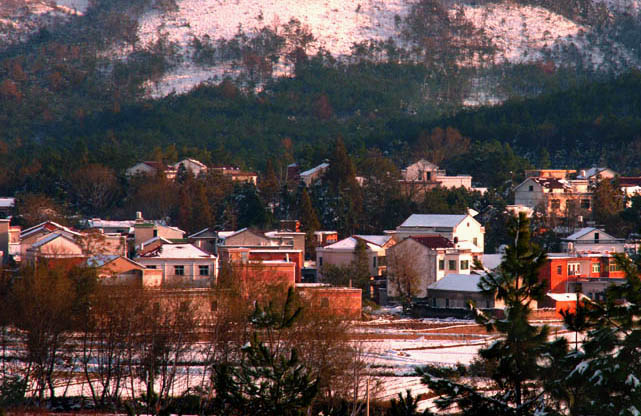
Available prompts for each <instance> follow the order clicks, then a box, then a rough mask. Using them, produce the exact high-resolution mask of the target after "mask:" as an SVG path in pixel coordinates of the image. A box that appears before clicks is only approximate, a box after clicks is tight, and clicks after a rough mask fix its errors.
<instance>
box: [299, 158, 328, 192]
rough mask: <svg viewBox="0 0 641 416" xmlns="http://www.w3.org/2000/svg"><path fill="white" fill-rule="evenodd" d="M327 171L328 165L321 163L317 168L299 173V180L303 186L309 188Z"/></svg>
mask: <svg viewBox="0 0 641 416" xmlns="http://www.w3.org/2000/svg"><path fill="white" fill-rule="evenodd" d="M328 169H329V163H328V162H323V163H321V164H320V165H318V166H315V167H313V168H311V169H309V170H306V171H304V172H301V173H300V175H299V178H300V180H301V181H302V182H303V183H304V184H305V186H307V187H310V186H312V184H313V183H314V182H316V181H318V180H320V179H321V178H322V177H323V175H325V172H327V170H328Z"/></svg>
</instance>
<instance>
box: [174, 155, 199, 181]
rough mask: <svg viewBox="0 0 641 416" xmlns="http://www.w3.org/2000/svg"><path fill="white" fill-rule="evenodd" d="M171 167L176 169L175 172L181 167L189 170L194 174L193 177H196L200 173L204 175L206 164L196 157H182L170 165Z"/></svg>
mask: <svg viewBox="0 0 641 416" xmlns="http://www.w3.org/2000/svg"><path fill="white" fill-rule="evenodd" d="M171 167H172V168H173V169H175V170H176V174H177V173H178V172H179V171H180V168H181V167H182V168H183V169H185V170H186V171H187V172H190V173H191V174H192V175H194V177H196V178H197V177H198V176H200V175H201V174H203V175H204V174H206V173H207V166H206V165H205V164H204V163H202V162H199V161H198V160H196V159H183V160H181V161H180V162H178V163H174V164H173V165H171Z"/></svg>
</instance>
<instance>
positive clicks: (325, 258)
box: [316, 235, 394, 280]
mask: <svg viewBox="0 0 641 416" xmlns="http://www.w3.org/2000/svg"><path fill="white" fill-rule="evenodd" d="M359 240H360V241H363V242H364V243H365V247H366V253H367V262H368V265H369V272H370V275H371V276H381V275H383V273H384V272H385V270H386V269H387V260H386V250H387V249H388V248H389V247H391V246H393V245H394V240H393V239H392V237H391V236H389V235H353V236H351V237H347V238H345V239H343V240H341V241H338V242H336V243H334V244H330V245H328V246H325V247H319V248H317V249H316V267H317V269H318V271H317V276H318V278H319V279H321V280H322V276H323V267H326V266H328V265H332V266H348V265H349V264H351V263H352V262H353V261H354V260H355V259H356V245H357V243H358V241H359Z"/></svg>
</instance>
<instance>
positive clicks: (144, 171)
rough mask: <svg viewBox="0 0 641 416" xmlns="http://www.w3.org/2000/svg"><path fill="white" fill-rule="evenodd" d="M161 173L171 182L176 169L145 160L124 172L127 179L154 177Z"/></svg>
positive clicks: (174, 176)
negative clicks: (141, 176)
mask: <svg viewBox="0 0 641 416" xmlns="http://www.w3.org/2000/svg"><path fill="white" fill-rule="evenodd" d="M159 172H160V173H162V174H163V175H164V176H165V177H166V178H167V179H170V180H173V179H175V178H176V169H175V168H174V167H173V166H167V165H165V164H164V163H162V162H157V161H153V160H147V161H144V162H139V163H136V164H135V165H133V166H132V167H130V168H129V169H127V170H126V171H125V174H126V175H127V176H129V177H132V176H140V175H143V176H154V175H158V174H159Z"/></svg>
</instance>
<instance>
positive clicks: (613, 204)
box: [592, 179, 625, 235]
mask: <svg viewBox="0 0 641 416" xmlns="http://www.w3.org/2000/svg"><path fill="white" fill-rule="evenodd" d="M593 201H594V202H593V209H592V212H593V215H594V220H595V221H596V222H597V223H599V224H602V225H604V226H605V229H606V230H607V231H608V232H609V233H612V234H615V235H618V234H619V233H618V231H619V228H620V225H621V224H620V223H621V221H620V220H621V217H620V216H619V215H620V214H621V212H623V209H624V208H625V206H624V199H623V192H621V188H620V187H619V186H618V184H617V183H613V182H612V181H610V179H603V180H601V181H599V183H597V185H596V187H595V188H594V199H593Z"/></svg>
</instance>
